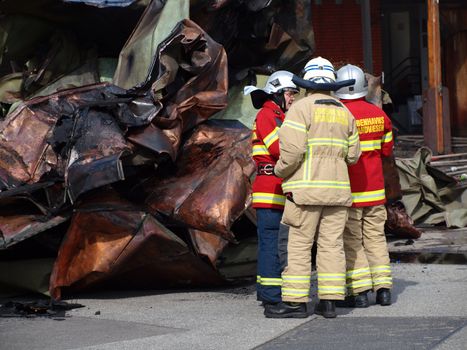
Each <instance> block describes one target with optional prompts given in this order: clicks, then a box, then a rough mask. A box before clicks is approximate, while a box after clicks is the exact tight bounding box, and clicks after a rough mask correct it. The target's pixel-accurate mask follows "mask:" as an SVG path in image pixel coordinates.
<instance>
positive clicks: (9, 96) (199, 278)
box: [0, 0, 416, 299]
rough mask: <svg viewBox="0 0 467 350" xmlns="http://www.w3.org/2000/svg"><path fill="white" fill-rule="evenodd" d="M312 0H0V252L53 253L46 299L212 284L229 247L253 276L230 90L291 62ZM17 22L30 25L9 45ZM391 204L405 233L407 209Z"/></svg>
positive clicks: (300, 53) (246, 170)
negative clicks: (24, 36)
mask: <svg viewBox="0 0 467 350" xmlns="http://www.w3.org/2000/svg"><path fill="white" fill-rule="evenodd" d="M310 2H311V1H310V0H293V1H264V0H254V1H243V0H228V1H226V0H223V1H219V0H217V1H214V0H211V1H196V0H192V1H188V0H186V1H173V0H166V1H163V0H153V1H112V2H108V1H91V0H89V1H77V0H76V1H75V0H69V1H68V0H67V1H59V0H41V1H38V3H37V4H36V3H35V4H34V6H33V5H31V6H30V7H28V6H24V4H22V3H17V2H14V1H9V0H7V1H3V2H2V4H0V11H2V13H4V14H6V16H4V17H2V19H1V20H2V21H3V24H4V28H7V30H6V31H5V32H4V34H5V35H4V36H3V39H4V40H3V41H2V42H0V45H2V48H3V51H2V52H4V54H3V56H2V61H1V62H0V73H1V74H2V78H1V80H0V105H1V107H2V109H1V110H0V112H1V113H2V114H1V118H0V259H7V260H8V259H10V260H11V261H12V262H13V260H15V259H18V258H20V257H23V258H28V257H29V256H31V257H41V258H44V257H46V258H50V257H52V258H53V259H54V261H55V262H54V264H53V268H52V271H51V276H50V282H49V293H50V295H51V296H52V297H53V298H55V299H60V298H61V297H62V296H63V295H66V294H67V293H73V292H74V291H82V290H88V289H92V288H97V287H101V286H111V287H124V288H172V287H181V286H182V287H183V286H208V285H209V286H216V285H220V284H223V283H226V281H228V280H229V276H228V275H226V274H225V273H223V272H222V271H221V269H220V266H221V265H222V263H223V262H224V261H231V262H233V263H235V264H237V265H238V266H240V265H241V266H242V272H241V273H240V275H242V274H243V275H248V272H246V271H247V269H246V267H245V266H246V265H242V264H243V262H245V261H247V262H248V261H250V260H249V259H250V258H246V259H244V260H241V259H238V254H237V251H235V254H234V255H235V256H233V255H231V256H227V257H226V254H227V252H228V251H229V249H233V250H235V249H236V248H238V247H243V246H242V244H243V243H242V242H248V244H249V243H251V242H253V244H254V239H253V240H252V238H254V237H255V235H256V232H255V230H254V227H255V224H256V223H255V218H254V213H252V212H251V208H250V207H249V205H250V200H251V199H250V197H251V196H250V191H251V189H250V183H251V178H252V176H254V163H253V162H252V159H251V157H250V142H249V139H250V135H251V130H250V129H249V128H247V127H246V126H244V125H243V124H241V123H240V122H239V121H238V120H239V119H240V117H242V116H240V115H237V112H238V111H240V110H242V109H241V108H235V106H233V107H232V106H230V105H228V102H229V101H230V99H231V101H238V100H239V98H238V96H240V95H238V94H237V95H235V96H233V95H232V96H231V93H233V92H235V93H237V92H239V91H241V89H237V87H238V86H239V85H240V84H245V82H246V81H248V83H251V82H252V81H254V80H255V79H256V75H255V74H256V73H270V72H272V71H273V70H276V69H288V70H291V71H294V72H295V73H297V74H298V73H299V71H300V69H301V68H302V66H303V65H304V62H306V61H307V60H308V59H309V57H310V56H311V55H312V53H313V50H314V39H313V31H312V30H311V28H312V25H311V14H310V13H308V12H305V11H304V9H305V8H310ZM86 4H87V5H91V6H86ZM171 6H172V7H171ZM188 9H189V10H190V18H191V20H189V19H183V20H181V21H177V22H174V18H185V17H187V11H188ZM175 10H177V11H178V12H176V11H175ZM30 14H34V16H31V15H30ZM125 14H127V15H128V16H127V18H125ZM99 15H100V16H99ZM77 17H80V18H79V20H78V18H77ZM83 18H88V19H89V22H86V21H84V22H86V23H87V26H83V23H84V22H83ZM62 19H66V20H65V21H62ZM98 19H99V20H98ZM99 21H101V23H103V25H102V30H97V29H95V30H94V33H92V32H93V30H92V28H97V27H98V23H99ZM115 22H117V23H118V26H117V25H116V23H115ZM66 23H69V24H70V25H68V26H67V25H66ZM15 26H16V28H25V27H28V26H30V27H34V28H35V29H36V30H35V33H34V35H31V36H30V37H28V40H29V41H28V42H24V43H23V42H22V43H21V45H16V46H15V45H14V44H15V42H16V40H18V39H17V37H15V35H14V33H13V31H9V30H11V28H13V27H15ZM8 28H9V29H8ZM114 32H115V33H114ZM50 35H53V36H54V37H55V38H57V40H45V39H44V38H47V37H49V36H50ZM125 35H126V36H125ZM110 37H112V38H113V39H112V40H110V39H109V38H110ZM154 38H160V40H156V42H155V41H154ZM93 40H94V41H93ZM125 40H126V42H125ZM82 43H86V45H87V46H86V45H82ZM80 45H81V46H80ZM15 50H16V51H15ZM117 57H119V58H118V60H117ZM228 93H229V101H228V97H227V96H228ZM375 95H377V94H375ZM226 107H227V108H226ZM231 107H232V108H231ZM220 111H222V113H223V114H222V116H220V115H219V114H218V115H219V116H220V118H221V119H222V120H221V119H216V113H217V112H220ZM254 113H255V112H254V110H251V113H250V112H248V114H251V117H254ZM229 119H230V120H229ZM388 164H389V165H388V167H387V168H385V172H386V173H387V175H388V180H389V181H388V189H387V191H388V193H391V195H390V197H391V198H390V199H391V203H400V201H399V200H400V198H401V192H400V185H399V183H398V178H397V176H395V174H396V173H397V171H396V168H395V166H394V164H395V163H394V160H390V162H389V163H388ZM398 201H399V202H398ZM391 208H392V207H388V210H392V209H391ZM394 208H395V209H394V211H395V212H396V211H397V210H399V212H402V213H403V210H401V209H400V204H399V205H396V206H395V207H394ZM396 216H397V218H396V219H394V220H393V221H392V223H393V224H394V223H396V224H395V225H393V226H392V229H393V231H394V232H396V231H397V230H399V231H397V232H399V234H401V230H400V228H401V227H403V226H404V225H401V224H400V223H399V224H398V223H397V222H399V221H400V218H401V217H402V219H403V220H406V221H405V222H408V223H409V224H410V221H409V220H410V218H409V217H408V216H403V214H401V215H396ZM389 218H390V220H389V223H388V224H391V218H392V216H391V215H389ZM397 220H399V221H397ZM406 226H407V227H409V226H410V225H406ZM404 232H405V233H404ZM404 232H403V233H402V234H407V231H404ZM409 236H410V237H415V236H416V234H414V233H413V232H411V233H410V234H409ZM57 237H58V238H57ZM27 243H31V244H27ZM44 245H47V247H48V249H47V251H48V253H47V254H48V255H47V256H43V255H44V254H45V253H44V254H42V253H43V252H42V250H41V248H42V247H43V246H44ZM240 250H241V249H240ZM246 250H248V249H246ZM12 251H14V254H8V253H9V252H12ZM249 251H253V252H254V250H251V249H250V250H249ZM18 252H19V254H18ZM12 255H15V257H12ZM234 275H235V274H234ZM237 275H238V274H237Z"/></svg>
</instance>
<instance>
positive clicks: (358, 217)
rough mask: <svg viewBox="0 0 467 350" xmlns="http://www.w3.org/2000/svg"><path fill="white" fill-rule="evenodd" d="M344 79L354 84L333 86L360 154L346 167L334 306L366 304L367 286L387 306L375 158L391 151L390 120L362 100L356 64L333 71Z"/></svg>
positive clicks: (380, 182) (363, 86) (380, 183)
mask: <svg viewBox="0 0 467 350" xmlns="http://www.w3.org/2000/svg"><path fill="white" fill-rule="evenodd" d="M347 79H355V84H354V85H353V86H349V87H344V88H342V89H339V90H337V91H336V96H337V97H338V98H340V99H341V102H343V103H344V105H345V106H346V107H347V108H348V109H349V110H350V112H351V113H352V114H353V116H354V117H355V119H356V122H357V127H358V131H359V135H360V147H361V151H362V155H361V156H360V159H359V160H358V162H357V163H356V164H354V165H351V166H349V177H350V186H351V190H352V202H353V204H352V208H351V209H350V210H349V217H348V220H347V224H346V227H345V230H344V250H345V255H346V270H347V271H346V279H347V284H346V285H347V295H348V296H347V298H346V301H345V303H343V304H341V305H340V306H350V307H368V306H369V302H368V296H367V293H368V291H370V290H373V291H374V292H376V302H377V303H378V304H381V305H390V304H391V288H392V277H391V266H390V264H389V254H388V249H387V245H386V237H385V235H384V223H385V221H386V217H387V216H386V208H385V206H384V203H385V202H386V196H385V192H384V176H383V166H382V160H381V158H382V157H387V156H390V155H391V154H392V150H393V145H394V142H393V138H392V127H391V121H390V120H389V118H388V116H387V115H386V114H385V113H384V111H383V110H382V109H381V108H379V107H377V106H375V105H373V104H371V103H368V102H366V101H365V96H366V95H367V93H368V84H367V81H366V78H365V74H364V73H363V71H362V70H361V69H360V68H358V67H356V66H353V65H350V64H348V65H346V66H344V67H342V68H341V69H339V70H338V71H337V81H342V80H347ZM338 306H339V304H338Z"/></svg>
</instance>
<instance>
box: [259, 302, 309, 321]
mask: <svg viewBox="0 0 467 350" xmlns="http://www.w3.org/2000/svg"><path fill="white" fill-rule="evenodd" d="M264 316H266V317H267V318H306V317H308V312H307V311H306V303H288V302H280V303H278V304H276V305H270V306H269V307H267V308H266V307H265V308H264Z"/></svg>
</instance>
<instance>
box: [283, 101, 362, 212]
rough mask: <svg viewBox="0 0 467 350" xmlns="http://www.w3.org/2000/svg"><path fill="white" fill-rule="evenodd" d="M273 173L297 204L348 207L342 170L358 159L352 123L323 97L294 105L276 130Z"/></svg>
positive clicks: (341, 109) (341, 107)
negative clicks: (276, 153)
mask: <svg viewBox="0 0 467 350" xmlns="http://www.w3.org/2000/svg"><path fill="white" fill-rule="evenodd" d="M279 144H280V158H279V161H278V162H277V164H276V166H275V168H274V172H275V174H276V175H277V176H279V177H281V178H283V179H284V181H283V183H282V189H283V191H284V193H292V195H293V200H294V202H295V203H296V204H301V205H303V204H304V205H325V206H347V207H350V206H351V205H352V196H351V192H350V182H349V174H348V170H347V164H354V163H356V162H357V160H358V157H359V156H360V141H359V137H358V130H357V127H356V122H355V119H354V117H353V116H352V114H351V113H350V112H349V110H348V109H347V108H346V107H345V106H344V105H343V104H342V103H341V102H339V100H337V99H335V98H333V97H331V96H330V95H329V94H326V93H322V92H315V93H312V94H310V95H308V96H306V97H305V98H303V99H301V100H300V101H297V102H295V103H294V104H293V105H292V107H291V108H290V110H289V111H288V112H287V114H286V117H285V121H284V123H283V124H282V126H281V128H280V129H279Z"/></svg>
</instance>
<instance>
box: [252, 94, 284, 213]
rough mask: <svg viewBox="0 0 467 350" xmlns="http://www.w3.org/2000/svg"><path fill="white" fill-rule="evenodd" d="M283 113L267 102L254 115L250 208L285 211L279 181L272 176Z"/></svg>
mask: <svg viewBox="0 0 467 350" xmlns="http://www.w3.org/2000/svg"><path fill="white" fill-rule="evenodd" d="M284 117H285V115H284V112H282V110H281V109H280V107H279V106H278V105H277V104H275V103H274V102H272V101H266V102H265V103H264V104H263V107H262V108H261V109H260V110H259V112H258V114H257V115H256V121H255V124H254V126H253V137H252V144H253V159H254V161H255V163H256V169H257V174H256V178H255V181H254V182H253V208H270V209H281V210H283V209H284V205H285V196H284V194H283V193H282V188H281V184H282V179H280V178H278V177H277V176H275V175H274V165H275V164H276V161H277V160H278V159H279V136H278V131H279V128H280V126H281V124H282V122H283V121H284Z"/></svg>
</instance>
